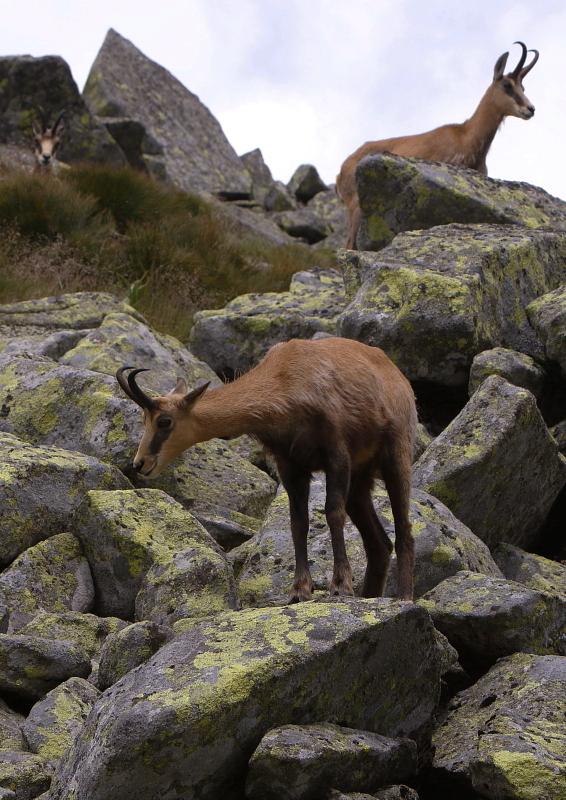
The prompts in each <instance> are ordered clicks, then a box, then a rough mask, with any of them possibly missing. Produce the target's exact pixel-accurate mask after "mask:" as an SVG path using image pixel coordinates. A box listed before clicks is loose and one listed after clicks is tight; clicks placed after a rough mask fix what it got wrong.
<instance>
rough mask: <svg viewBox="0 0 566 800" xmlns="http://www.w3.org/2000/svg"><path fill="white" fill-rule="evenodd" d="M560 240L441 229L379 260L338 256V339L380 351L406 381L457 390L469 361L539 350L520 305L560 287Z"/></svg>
mask: <svg viewBox="0 0 566 800" xmlns="http://www.w3.org/2000/svg"><path fill="white" fill-rule="evenodd" d="M565 261H566V233H563V232H552V231H548V230H541V229H538V230H537V229H529V228H521V227H518V226H517V227H513V226H494V225H456V224H454V225H443V226H441V227H437V228H432V229H430V230H426V231H414V232H407V233H401V234H399V235H398V236H397V237H396V238H395V240H394V241H393V242H392V243H391V244H390V245H388V247H386V248H385V249H384V250H382V251H381V252H380V253H375V254H374V253H360V252H354V251H344V252H343V253H342V256H341V265H342V269H343V272H344V282H345V287H346V297H347V302H348V303H349V305H348V306H347V308H346V309H345V311H344V313H343V314H342V315H341V316H340V317H339V319H338V326H337V327H338V332H339V335H341V336H346V337H348V338H350V339H358V340H359V341H362V342H365V344H372V345H377V346H378V347H381V348H382V349H383V350H385V352H386V353H387V354H388V355H389V356H390V358H392V359H393V361H394V362H395V363H396V364H397V366H398V367H399V368H400V369H401V370H402V371H403V373H404V374H405V375H406V377H407V378H409V380H411V381H417V380H425V381H431V382H433V383H438V384H442V385H448V386H459V385H466V384H467V382H468V372H469V368H470V365H471V363H472V359H473V358H474V356H475V355H477V354H478V353H480V352H482V351H483V350H489V349H492V348H493V347H506V348H510V349H512V350H517V351H519V352H521V353H526V354H527V355H530V356H532V357H541V356H544V350H543V348H542V345H541V343H540V342H539V340H538V339H537V337H536V335H535V333H534V331H533V329H532V328H531V326H530V324H529V321H528V319H527V315H526V313H525V308H526V306H527V305H528V304H529V303H530V302H531V301H533V300H534V299H535V298H537V297H539V296H540V295H542V294H544V293H545V292H548V291H550V290H551V289H555V288H556V287H557V286H559V285H560V284H561V283H563V282H564V281H565V280H566V271H565V268H564V264H565Z"/></svg>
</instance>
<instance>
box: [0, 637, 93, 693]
mask: <svg viewBox="0 0 566 800" xmlns="http://www.w3.org/2000/svg"><path fill="white" fill-rule="evenodd" d="M89 672H90V659H89V657H88V654H87V653H86V651H85V650H84V649H83V648H82V647H81V646H80V645H78V644H75V643H74V642H69V641H67V640H63V639H58V640H52V639H42V638H40V637H37V636H27V635H22V634H11V635H10V634H7V633H0V691H4V692H14V694H18V695H21V696H23V697H26V698H29V699H32V700H39V699H40V698H41V697H43V696H44V695H45V694H47V692H49V691H51V689H54V688H55V687H56V686H57V685H58V684H60V683H62V682H63V681H66V680H67V678H72V677H74V676H76V677H79V678H86V677H87V675H88V674H89Z"/></svg>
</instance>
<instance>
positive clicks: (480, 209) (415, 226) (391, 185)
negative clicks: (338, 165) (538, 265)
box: [356, 152, 566, 250]
mask: <svg viewBox="0 0 566 800" xmlns="http://www.w3.org/2000/svg"><path fill="white" fill-rule="evenodd" d="M356 186H357V189H358V197H359V202H360V210H361V224H360V230H359V233H358V237H357V245H358V249H359V250H380V249H381V248H382V247H385V245H387V244H388V243H389V242H390V241H391V240H392V239H393V237H394V236H395V235H396V234H397V233H400V232H401V231H411V230H423V229H426V228H433V227H435V226H436V225H447V224H449V223H452V222H464V223H467V224H470V223H472V224H473V223H479V222H484V223H495V224H498V225H509V224H513V225H519V226H526V227H529V228H545V227H549V228H555V229H560V230H565V229H566V203H565V202H564V201H563V200H560V199H558V198H556V197H552V195H550V194H548V192H545V191H544V190H543V189H539V188H538V187H537V186H531V185H530V184H528V183H513V182H511V181H501V180H495V179H493V178H487V177H486V176H484V175H481V174H480V173H479V172H476V171H475V170H472V169H464V168H462V167H454V166H452V165H451V164H441V163H438V162H436V161H425V160H422V159H417V158H404V157H403V156H396V155H393V154H392V153H385V152H381V153H380V152H376V153H372V154H371V155H368V156H365V157H364V158H362V159H361V160H360V162H359V164H358V166H357V169H356Z"/></svg>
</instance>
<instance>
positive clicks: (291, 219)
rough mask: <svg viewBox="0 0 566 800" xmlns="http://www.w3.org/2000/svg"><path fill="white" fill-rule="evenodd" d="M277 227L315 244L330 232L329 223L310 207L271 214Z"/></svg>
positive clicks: (294, 236)
mask: <svg viewBox="0 0 566 800" xmlns="http://www.w3.org/2000/svg"><path fill="white" fill-rule="evenodd" d="M273 219H274V220H275V222H276V223H277V224H278V225H279V227H280V228H281V229H282V230H284V231H285V233H288V234H289V236H293V238H295V239H301V241H304V242H306V243H307V244H316V243H317V242H321V241H322V240H323V239H326V237H327V236H328V235H329V234H330V233H331V232H332V229H331V227H330V225H329V224H328V223H327V222H326V220H325V219H324V218H323V217H319V216H318V214H316V213H315V212H314V211H312V210H311V209H310V208H299V209H297V210H294V211H281V212H279V213H278V214H275V215H274V216H273Z"/></svg>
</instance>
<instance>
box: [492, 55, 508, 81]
mask: <svg viewBox="0 0 566 800" xmlns="http://www.w3.org/2000/svg"><path fill="white" fill-rule="evenodd" d="M508 58H509V53H503V55H502V56H499V58H498V59H497V61H496V62H495V67H494V69H493V80H494V81H497V80H499V78H501V77H503V73H504V72H505V65H506V64H507V59H508Z"/></svg>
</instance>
